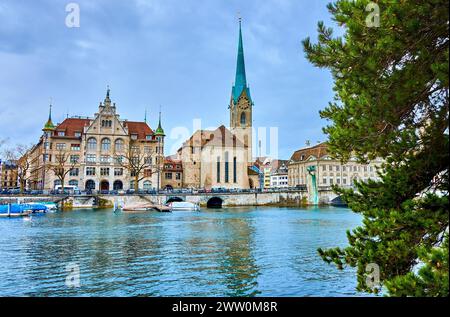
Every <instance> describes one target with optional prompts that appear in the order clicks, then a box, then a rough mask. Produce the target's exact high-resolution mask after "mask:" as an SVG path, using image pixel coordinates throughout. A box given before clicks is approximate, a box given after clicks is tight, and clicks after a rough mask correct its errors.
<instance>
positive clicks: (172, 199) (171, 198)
mask: <svg viewBox="0 0 450 317" xmlns="http://www.w3.org/2000/svg"><path fill="white" fill-rule="evenodd" d="M182 201H184V200H183V198H180V197H169V198H168V199H167V201H166V204H169V203H173V202H177V203H179V202H182Z"/></svg>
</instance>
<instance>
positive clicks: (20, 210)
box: [0, 204, 33, 218]
mask: <svg viewBox="0 0 450 317" xmlns="http://www.w3.org/2000/svg"><path fill="white" fill-rule="evenodd" d="M31 213H33V209H32V208H31V206H28V205H25V204H9V205H2V206H0V218H12V217H27V216H29V215H30V214H31Z"/></svg>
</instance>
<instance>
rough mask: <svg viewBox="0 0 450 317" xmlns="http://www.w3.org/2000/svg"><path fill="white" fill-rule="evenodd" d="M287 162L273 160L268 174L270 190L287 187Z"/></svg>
mask: <svg viewBox="0 0 450 317" xmlns="http://www.w3.org/2000/svg"><path fill="white" fill-rule="evenodd" d="M288 171H289V169H288V161H286V160H273V161H272V171H271V173H270V188H287V187H289V172H288Z"/></svg>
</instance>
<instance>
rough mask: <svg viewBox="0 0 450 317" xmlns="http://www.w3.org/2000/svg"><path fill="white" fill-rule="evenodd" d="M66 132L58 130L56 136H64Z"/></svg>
mask: <svg viewBox="0 0 450 317" xmlns="http://www.w3.org/2000/svg"><path fill="white" fill-rule="evenodd" d="M65 135H66V133H65V132H64V131H58V136H65Z"/></svg>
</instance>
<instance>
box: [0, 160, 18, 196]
mask: <svg viewBox="0 0 450 317" xmlns="http://www.w3.org/2000/svg"><path fill="white" fill-rule="evenodd" d="M0 177H1V179H0V190H3V189H15V188H18V187H19V183H18V170H17V165H16V164H15V163H13V162H10V161H1V160H0Z"/></svg>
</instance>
